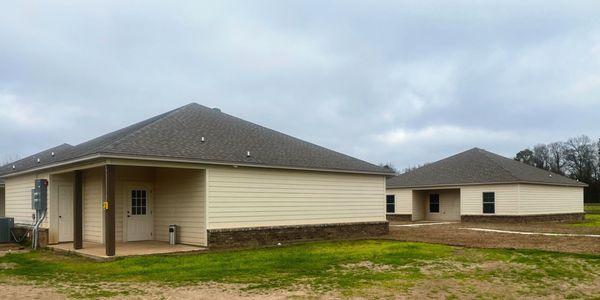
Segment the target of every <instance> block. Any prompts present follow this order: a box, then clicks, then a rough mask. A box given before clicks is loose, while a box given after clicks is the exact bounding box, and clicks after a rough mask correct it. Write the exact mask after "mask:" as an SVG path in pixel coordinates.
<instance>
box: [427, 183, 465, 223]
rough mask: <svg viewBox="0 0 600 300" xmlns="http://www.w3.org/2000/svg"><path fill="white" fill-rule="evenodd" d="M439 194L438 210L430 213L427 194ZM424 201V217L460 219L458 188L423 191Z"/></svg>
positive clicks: (438, 219) (434, 219) (447, 219)
mask: <svg viewBox="0 0 600 300" xmlns="http://www.w3.org/2000/svg"><path fill="white" fill-rule="evenodd" d="M430 194H438V195H440V211H439V213H432V212H430V211H429V195H430ZM422 201H423V203H425V219H426V220H432V221H458V220H460V190H458V189H453V190H433V191H427V192H425V193H423V198H422Z"/></svg>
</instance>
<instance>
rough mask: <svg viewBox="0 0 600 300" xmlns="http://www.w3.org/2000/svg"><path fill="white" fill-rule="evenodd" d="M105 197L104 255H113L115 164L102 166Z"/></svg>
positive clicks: (103, 207)
mask: <svg viewBox="0 0 600 300" xmlns="http://www.w3.org/2000/svg"><path fill="white" fill-rule="evenodd" d="M104 178H105V187H106V188H105V189H104V190H105V193H106V194H105V197H104V202H103V203H102V209H103V210H104V245H105V246H106V256H114V255H115V166H113V165H106V166H105V167H104Z"/></svg>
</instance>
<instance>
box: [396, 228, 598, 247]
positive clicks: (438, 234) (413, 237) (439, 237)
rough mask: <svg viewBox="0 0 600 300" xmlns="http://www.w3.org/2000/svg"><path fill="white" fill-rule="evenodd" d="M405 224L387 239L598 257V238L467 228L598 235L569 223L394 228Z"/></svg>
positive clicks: (596, 232) (595, 229)
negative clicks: (484, 230) (571, 225)
mask: <svg viewBox="0 0 600 300" xmlns="http://www.w3.org/2000/svg"><path fill="white" fill-rule="evenodd" d="M405 224H406V223H392V224H390V233H389V235H388V237H389V238H391V239H394V240H399V241H411V242H425V243H438V244H446V245H453V246H465V247H476V248H508V249H539V250H548V251H560V252H571V253H593V254H600V238H598V237H579V236H543V235H521V234H513V233H499V232H482V231H473V230H468V229H466V228H486V229H497V230H507V231H520V232H547V233H570V234H600V229H599V228H597V227H592V228H583V227H570V226H568V224H556V223H530V224H505V223H451V224H441V225H427V226H394V225H405Z"/></svg>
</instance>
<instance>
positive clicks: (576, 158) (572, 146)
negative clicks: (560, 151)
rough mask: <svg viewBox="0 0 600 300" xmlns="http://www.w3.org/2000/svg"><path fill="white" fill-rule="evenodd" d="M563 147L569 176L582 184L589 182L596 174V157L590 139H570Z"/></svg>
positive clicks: (580, 137) (581, 137)
mask: <svg viewBox="0 0 600 300" xmlns="http://www.w3.org/2000/svg"><path fill="white" fill-rule="evenodd" d="M565 147H566V148H565V149H566V150H565V154H566V155H565V159H566V161H567V167H568V168H569V172H570V174H571V176H572V177H574V178H576V179H579V180H580V181H583V182H591V180H592V179H593V178H594V174H595V173H596V171H595V167H596V165H597V164H596V160H597V155H598V153H597V151H596V149H595V145H594V144H592V141H591V139H590V138H589V137H587V136H585V135H582V136H578V137H575V138H570V139H569V140H567V142H566V143H565Z"/></svg>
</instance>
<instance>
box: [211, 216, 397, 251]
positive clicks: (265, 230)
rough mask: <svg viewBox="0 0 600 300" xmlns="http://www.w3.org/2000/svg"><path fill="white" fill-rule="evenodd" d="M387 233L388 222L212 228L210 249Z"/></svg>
mask: <svg viewBox="0 0 600 300" xmlns="http://www.w3.org/2000/svg"><path fill="white" fill-rule="evenodd" d="M388 232H389V223H388V222H365V223H340V224H316V225H299V226H274V227H251V228H233V229H210V230H208V246H209V247H210V248H240V247H258V246H273V245H277V243H282V244H286V243H290V242H300V241H316V240H337V239H353V238H364V237H373V236H380V235H385V234H387V233H388Z"/></svg>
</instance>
